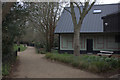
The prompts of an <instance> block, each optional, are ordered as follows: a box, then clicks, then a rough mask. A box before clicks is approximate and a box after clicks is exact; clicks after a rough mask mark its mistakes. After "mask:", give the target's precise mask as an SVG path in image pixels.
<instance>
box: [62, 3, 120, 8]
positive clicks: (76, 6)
mask: <svg viewBox="0 0 120 80" xmlns="http://www.w3.org/2000/svg"><path fill="white" fill-rule="evenodd" d="M106 5H120V3H111V4H98V5H97V4H96V5H94V6H106ZM74 7H77V6H74ZM81 7H82V6H81ZM64 8H70V7H68V6H67V7H64Z"/></svg>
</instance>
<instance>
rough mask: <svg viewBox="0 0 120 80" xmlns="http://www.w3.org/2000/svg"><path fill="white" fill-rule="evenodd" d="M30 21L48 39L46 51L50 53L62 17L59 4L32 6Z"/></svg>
mask: <svg viewBox="0 0 120 80" xmlns="http://www.w3.org/2000/svg"><path fill="white" fill-rule="evenodd" d="M32 6H33V10H32V12H30V14H31V17H30V20H31V21H32V22H33V23H34V24H35V26H36V28H37V29H39V31H40V32H42V33H43V35H45V37H46V51H48V52H50V51H51V48H52V46H53V42H54V30H55V27H56V24H57V21H58V19H59V15H60V6H59V3H58V2H50V3H49V2H43V3H42V2H41V3H34V4H32Z"/></svg>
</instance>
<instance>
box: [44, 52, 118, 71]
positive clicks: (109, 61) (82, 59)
mask: <svg viewBox="0 0 120 80" xmlns="http://www.w3.org/2000/svg"><path fill="white" fill-rule="evenodd" d="M46 58H49V59H52V60H58V61H61V62H64V63H68V64H71V65H73V66H74V67H78V68H80V69H86V70H89V71H91V72H97V73H100V72H106V71H109V70H114V69H117V68H120V59H118V58H108V57H100V56H95V55H80V56H74V55H72V54H67V53H65V54H57V53H47V54H46Z"/></svg>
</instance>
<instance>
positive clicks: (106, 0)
mask: <svg viewBox="0 0 120 80" xmlns="http://www.w3.org/2000/svg"><path fill="white" fill-rule="evenodd" d="M98 2H100V3H101V4H111V3H118V2H120V0H99V1H98Z"/></svg>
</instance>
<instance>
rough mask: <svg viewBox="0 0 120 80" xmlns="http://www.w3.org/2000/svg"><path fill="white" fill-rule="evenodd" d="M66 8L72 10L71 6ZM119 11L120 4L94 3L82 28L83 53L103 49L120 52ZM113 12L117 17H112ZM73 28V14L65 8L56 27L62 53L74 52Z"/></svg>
mask: <svg viewBox="0 0 120 80" xmlns="http://www.w3.org/2000/svg"><path fill="white" fill-rule="evenodd" d="M66 9H68V10H70V8H69V7H66ZM74 9H75V14H76V18H77V20H78V18H79V11H78V8H77V7H75V8H74ZM118 11H119V4H104V5H94V6H93V7H92V9H91V10H90V11H89V13H88V14H87V15H86V17H85V19H84V21H83V24H82V27H81V30H80V33H81V34H80V39H81V40H80V52H81V53H98V52H100V51H101V50H105V51H114V53H120V46H119V45H120V41H119V39H118V36H119V32H120V30H118V27H120V26H119V25H118V24H120V22H118V18H117V17H118V15H119V14H118V15H115V14H116V12H118ZM113 13H115V14H113ZM111 14H112V16H113V15H114V16H115V17H116V18H117V19H116V18H115V17H111V18H110V16H111ZM113 18H115V19H113ZM108 19H109V20H108ZM106 21H107V22H106ZM115 23H116V25H115ZM108 26H110V27H108ZM114 28H116V29H114ZM73 29H74V28H73V23H72V18H71V15H70V14H69V13H68V12H67V11H66V10H63V12H62V15H61V17H60V20H59V21H58V24H57V26H56V29H55V33H56V34H59V52H60V53H64V52H68V53H73V42H74V41H73V33H74V30H73ZM119 29H120V28H119Z"/></svg>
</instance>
